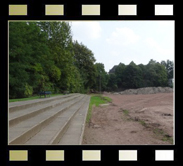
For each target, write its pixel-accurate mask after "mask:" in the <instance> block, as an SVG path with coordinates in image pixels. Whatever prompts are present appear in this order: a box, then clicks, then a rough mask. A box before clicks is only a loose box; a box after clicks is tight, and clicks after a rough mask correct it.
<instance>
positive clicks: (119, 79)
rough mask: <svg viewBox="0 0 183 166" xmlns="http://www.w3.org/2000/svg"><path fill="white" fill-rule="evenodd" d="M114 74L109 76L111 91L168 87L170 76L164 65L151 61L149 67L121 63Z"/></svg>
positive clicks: (132, 63)
mask: <svg viewBox="0 0 183 166" xmlns="http://www.w3.org/2000/svg"><path fill="white" fill-rule="evenodd" d="M113 68H115V70H114V72H113V73H112V74H109V81H108V88H109V90H117V89H118V88H121V89H130V88H142V87H158V86H167V85H168V74H167V71H166V68H165V67H164V65H162V64H160V63H158V62H156V61H154V60H153V59H151V60H150V61H149V63H148V64H147V65H143V64H140V65H136V64H135V63H134V62H133V61H132V62H131V63H130V64H129V65H124V64H122V63H120V64H119V65H118V66H116V65H115V66H114V67H113Z"/></svg>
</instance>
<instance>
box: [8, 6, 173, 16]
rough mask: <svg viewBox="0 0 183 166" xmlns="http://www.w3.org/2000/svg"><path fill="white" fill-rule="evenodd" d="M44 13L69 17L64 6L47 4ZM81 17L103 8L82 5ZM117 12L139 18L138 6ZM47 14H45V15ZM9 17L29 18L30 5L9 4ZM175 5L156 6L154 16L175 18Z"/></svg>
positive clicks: (122, 7)
mask: <svg viewBox="0 0 183 166" xmlns="http://www.w3.org/2000/svg"><path fill="white" fill-rule="evenodd" d="M43 7H44V11H43V12H42V13H43V14H42V16H67V10H66V9H65V5H64V4H45V5H43ZM80 7H81V11H80V13H81V16H100V15H101V12H102V10H101V7H102V5H100V4H94V5H92V4H90V5H88V4H82V5H81V6H80ZM116 10H117V11H118V16H138V5H137V4H118V6H117V8H116ZM44 12H45V13H44ZM8 14H9V16H28V15H29V5H27V4H18V5H17V4H9V13H8ZM173 15H174V5H173V4H155V5H154V16H173Z"/></svg>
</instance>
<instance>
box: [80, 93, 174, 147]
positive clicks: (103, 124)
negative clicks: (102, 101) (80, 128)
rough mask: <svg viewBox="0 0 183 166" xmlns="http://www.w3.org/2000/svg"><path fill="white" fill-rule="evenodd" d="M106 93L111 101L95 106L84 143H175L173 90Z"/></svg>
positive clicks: (86, 129) (85, 133)
mask: <svg viewBox="0 0 183 166" xmlns="http://www.w3.org/2000/svg"><path fill="white" fill-rule="evenodd" d="M103 95H104V96H108V97H110V98H111V99H112V103H110V104H109V105H103V106H99V107H93V110H92V117H91V120H90V122H89V123H88V124H86V126H85V131H84V138H83V144H84V145H85V144H90V145H172V144H173V130H174V126H173V123H174V115H173V114H174V111H173V93H157V94H138V95H119V94H118V95H117V94H108V93H104V94H103Z"/></svg>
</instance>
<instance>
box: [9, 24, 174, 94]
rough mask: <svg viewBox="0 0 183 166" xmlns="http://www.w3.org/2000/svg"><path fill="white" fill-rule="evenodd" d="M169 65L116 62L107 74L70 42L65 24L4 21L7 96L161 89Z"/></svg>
mask: <svg viewBox="0 0 183 166" xmlns="http://www.w3.org/2000/svg"><path fill="white" fill-rule="evenodd" d="M170 63H172V62H171V61H169V64H168V63H167V62H165V61H162V63H161V64H159V63H156V62H155V61H153V60H152V61H151V62H149V64H148V65H136V64H135V63H133V62H131V63H130V64H129V65H124V64H122V63H120V64H119V65H116V66H115V67H114V69H113V71H114V72H109V73H107V72H106V71H105V69H104V64H102V63H96V59H95V57H94V54H93V52H92V51H91V50H90V49H89V48H87V46H85V45H84V44H83V43H78V41H73V39H72V31H71V26H70V24H69V23H68V22H10V23H9V98H22V97H28V96H32V95H36V94H38V93H39V92H40V91H52V93H61V92H62V91H65V90H68V91H70V92H71V93H76V92H77V93H87V92H89V90H90V89H93V90H97V91H99V90H101V91H103V90H116V89H119V88H138V87H143V86H150V85H152V86H165V85H166V84H167V79H168V78H169V77H172V76H171V74H173V73H172V70H173V68H172V69H171V65H170ZM172 65H173V63H172Z"/></svg>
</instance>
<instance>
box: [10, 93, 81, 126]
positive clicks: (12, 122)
mask: <svg viewBox="0 0 183 166" xmlns="http://www.w3.org/2000/svg"><path fill="white" fill-rule="evenodd" d="M79 96H80V95H78V96H74V97H72V98H69V99H68V100H66V101H60V102H59V103H56V104H55V105H50V106H46V107H43V108H40V109H37V110H35V111H33V112H30V113H28V114H25V115H22V116H18V117H15V118H12V119H10V120H9V127H12V126H14V125H16V124H18V123H20V122H22V121H24V120H27V119H30V118H32V117H34V116H36V115H38V114H40V113H42V112H44V111H47V110H48V109H50V108H52V107H56V106H59V105H62V104H64V103H67V102H69V101H71V100H74V99H75V98H77V97H79Z"/></svg>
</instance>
